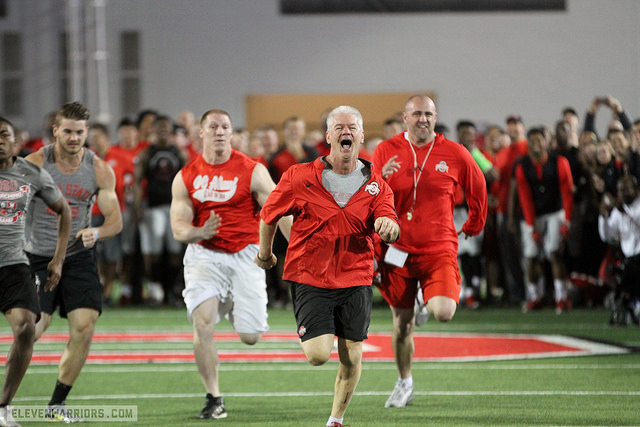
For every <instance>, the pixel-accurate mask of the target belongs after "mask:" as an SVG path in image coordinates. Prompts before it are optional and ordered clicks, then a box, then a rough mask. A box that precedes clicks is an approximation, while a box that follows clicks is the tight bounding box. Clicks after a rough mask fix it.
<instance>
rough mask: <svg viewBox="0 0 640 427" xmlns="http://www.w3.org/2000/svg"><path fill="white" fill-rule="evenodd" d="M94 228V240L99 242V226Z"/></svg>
mask: <svg viewBox="0 0 640 427" xmlns="http://www.w3.org/2000/svg"><path fill="white" fill-rule="evenodd" d="M92 230H93V242H94V243H95V242H97V241H98V229H97V228H92Z"/></svg>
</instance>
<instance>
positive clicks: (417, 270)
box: [378, 247, 460, 308]
mask: <svg viewBox="0 0 640 427" xmlns="http://www.w3.org/2000/svg"><path fill="white" fill-rule="evenodd" d="M385 249H386V247H385V248H383V252H385ZM379 268H380V273H381V275H382V283H381V284H380V285H379V286H378V288H379V289H380V293H381V294H382V296H383V297H384V299H385V300H386V301H387V303H388V304H389V305H390V306H391V307H394V308H413V306H414V304H415V299H416V295H417V293H418V283H419V284H420V287H421V288H422V292H423V295H424V301H425V302H426V301H429V300H430V299H431V298H432V297H435V296H443V297H447V298H451V299H452V300H455V302H456V303H458V302H459V301H460V270H459V268H458V259H457V256H456V254H453V253H449V252H444V253H437V254H429V255H409V256H408V257H407V260H406V261H405V263H404V266H403V267H396V266H394V265H391V264H387V263H385V262H384V261H383V262H381V263H380V267H379Z"/></svg>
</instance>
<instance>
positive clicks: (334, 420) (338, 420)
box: [327, 417, 344, 426]
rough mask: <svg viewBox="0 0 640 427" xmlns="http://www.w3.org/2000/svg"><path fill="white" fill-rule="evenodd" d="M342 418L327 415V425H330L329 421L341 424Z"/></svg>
mask: <svg viewBox="0 0 640 427" xmlns="http://www.w3.org/2000/svg"><path fill="white" fill-rule="evenodd" d="M342 420H344V418H336V417H329V421H327V425H328V426H330V425H331V423H333V422H336V423H340V424H342Z"/></svg>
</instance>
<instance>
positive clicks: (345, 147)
mask: <svg viewBox="0 0 640 427" xmlns="http://www.w3.org/2000/svg"><path fill="white" fill-rule="evenodd" d="M352 147H353V141H352V140H351V139H348V138H342V139H341V140H340V148H341V149H340V151H342V152H343V153H349V152H351V148H352Z"/></svg>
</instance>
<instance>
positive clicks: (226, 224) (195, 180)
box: [182, 150, 260, 253]
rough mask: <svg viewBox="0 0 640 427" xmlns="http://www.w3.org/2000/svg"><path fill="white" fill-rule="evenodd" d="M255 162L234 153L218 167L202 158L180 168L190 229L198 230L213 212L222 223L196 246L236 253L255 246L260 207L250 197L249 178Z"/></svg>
mask: <svg viewBox="0 0 640 427" xmlns="http://www.w3.org/2000/svg"><path fill="white" fill-rule="evenodd" d="M256 164H257V162H256V161H255V160H253V159H251V158H250V157H248V156H246V155H245V154H243V153H240V152H239V151H236V150H233V151H232V153H231V158H230V159H229V160H228V161H226V162H225V163H223V164H221V165H212V164H209V163H207V162H206V161H205V160H204V158H203V157H202V155H200V156H198V157H197V158H196V159H195V160H194V161H193V162H191V163H189V164H188V165H187V166H185V167H184V168H182V180H183V181H184V185H185V187H186V188H187V191H188V192H189V197H190V198H191V201H192V202H193V208H194V218H193V225H194V226H196V227H201V226H202V225H203V224H204V222H205V221H206V220H207V219H209V215H210V211H211V210H214V211H215V212H216V213H217V214H218V215H220V217H221V219H222V226H221V227H220V229H219V232H218V233H217V234H216V235H215V236H213V237H212V238H211V239H209V240H203V241H201V242H198V243H199V244H200V245H202V246H204V247H205V248H207V249H213V250H217V251H222V252H226V253H235V252H239V251H241V250H242V249H244V248H245V247H246V246H247V245H249V244H258V243H259V242H260V239H259V237H258V227H259V224H260V216H259V215H258V211H259V206H258V204H257V203H256V201H255V200H254V198H253V197H252V194H251V176H252V175H253V168H254V167H255V166H256Z"/></svg>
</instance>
